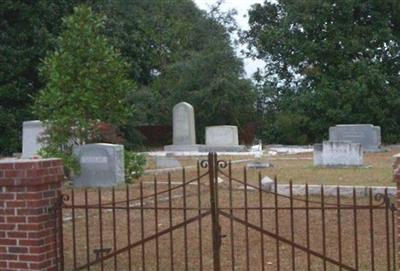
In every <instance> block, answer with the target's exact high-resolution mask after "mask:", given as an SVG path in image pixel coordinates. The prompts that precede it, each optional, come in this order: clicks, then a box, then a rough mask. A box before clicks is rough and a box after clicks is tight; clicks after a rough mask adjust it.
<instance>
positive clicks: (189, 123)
mask: <svg viewBox="0 0 400 271" xmlns="http://www.w3.org/2000/svg"><path fill="white" fill-rule="evenodd" d="M172 134H173V137H172V143H173V145H168V146H165V147H164V149H165V150H166V151H200V148H201V146H200V145H196V130H195V121H194V110H193V106H191V105H190V104H188V103H186V102H181V103H178V104H176V105H175V106H174V108H173V110H172Z"/></svg>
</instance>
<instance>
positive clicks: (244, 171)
mask: <svg viewBox="0 0 400 271" xmlns="http://www.w3.org/2000/svg"><path fill="white" fill-rule="evenodd" d="M243 180H244V219H245V221H246V225H245V228H246V231H245V241H246V268H247V269H246V270H250V252H249V228H248V226H247V223H248V221H249V214H248V210H249V209H248V208H247V207H248V200H247V171H246V167H243Z"/></svg>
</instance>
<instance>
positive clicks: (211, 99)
mask: <svg viewBox="0 0 400 271" xmlns="http://www.w3.org/2000/svg"><path fill="white" fill-rule="evenodd" d="M99 8H100V9H101V10H103V12H107V13H108V14H109V16H108V17H109V18H111V19H110V20H109V21H108V25H109V28H108V29H109V33H110V37H111V38H112V39H113V40H114V44H117V47H118V48H121V51H122V53H123V54H124V56H126V57H128V58H129V59H130V60H131V62H132V63H134V64H133V65H132V68H131V76H133V77H134V78H135V79H136V80H137V81H138V82H139V84H140V85H141V87H140V90H139V93H138V94H135V96H134V97H132V99H131V100H132V103H134V104H135V105H137V108H138V110H137V111H136V113H137V114H136V115H135V118H134V119H133V120H132V121H131V126H135V125H137V124H138V123H139V124H140V123H148V124H170V122H171V115H172V114H171V113H172V107H173V106H174V104H176V103H178V102H180V101H187V102H189V103H191V104H192V105H193V106H194V107H195V111H196V120H197V123H196V124H197V127H198V129H197V132H198V137H199V138H202V137H204V129H203V128H204V127H205V126H207V125H213V124H214V125H215V124H233V125H239V126H240V125H242V124H243V123H245V122H246V121H249V120H250V119H251V117H252V113H253V111H254V110H253V106H254V101H255V96H254V92H253V88H252V84H251V82H250V81H249V80H247V79H244V78H243V75H244V73H243V63H242V61H241V59H239V58H238V57H237V56H236V54H235V52H234V48H233V47H232V45H231V41H230V35H229V34H230V33H229V30H230V27H231V26H232V18H231V16H230V15H231V14H230V13H227V14H224V13H221V12H220V10H219V9H218V7H215V8H213V9H212V12H206V11H201V10H199V9H198V8H197V7H196V5H195V4H194V3H193V1H191V0H172V1H165V0H153V1H140V0H131V1H125V0H119V1H114V2H113V3H112V4H111V5H110V4H109V3H105V4H104V5H103V6H102V7H99ZM129 131H132V129H130V130H128V131H127V132H128V133H129Z"/></svg>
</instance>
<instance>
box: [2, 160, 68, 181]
mask: <svg viewBox="0 0 400 271" xmlns="http://www.w3.org/2000/svg"><path fill="white" fill-rule="evenodd" d="M63 175H64V172H63V162H62V160H61V159H59V158H46V159H42V158H40V159H19V158H4V159H0V187H1V186H35V185H45V184H54V183H59V182H61V181H62V180H63Z"/></svg>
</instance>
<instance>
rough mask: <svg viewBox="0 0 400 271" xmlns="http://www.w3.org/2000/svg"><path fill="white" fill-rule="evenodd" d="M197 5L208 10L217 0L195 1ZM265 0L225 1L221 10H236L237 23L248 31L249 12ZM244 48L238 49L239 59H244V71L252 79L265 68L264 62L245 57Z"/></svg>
mask: <svg viewBox="0 0 400 271" xmlns="http://www.w3.org/2000/svg"><path fill="white" fill-rule="evenodd" d="M194 2H195V3H196V5H197V6H198V7H199V8H200V9H205V10H208V7H209V6H211V5H213V4H215V3H216V2H217V0H194ZM263 2H264V0H225V1H224V3H223V4H222V5H221V9H222V10H223V11H227V10H230V9H236V11H237V15H236V16H235V19H236V22H237V24H238V26H239V27H240V28H241V29H242V30H246V29H248V28H249V25H248V18H247V11H248V9H249V8H250V7H251V5H253V4H256V3H259V4H261V3H263ZM241 49H243V47H239V48H237V50H236V51H237V54H238V56H239V57H241V58H243V62H244V69H245V71H246V75H247V77H251V75H252V74H253V73H254V72H256V71H257V68H262V67H263V66H264V62H263V61H261V60H253V59H251V58H246V57H244V56H243V55H242V54H241V53H240V50H241Z"/></svg>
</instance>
